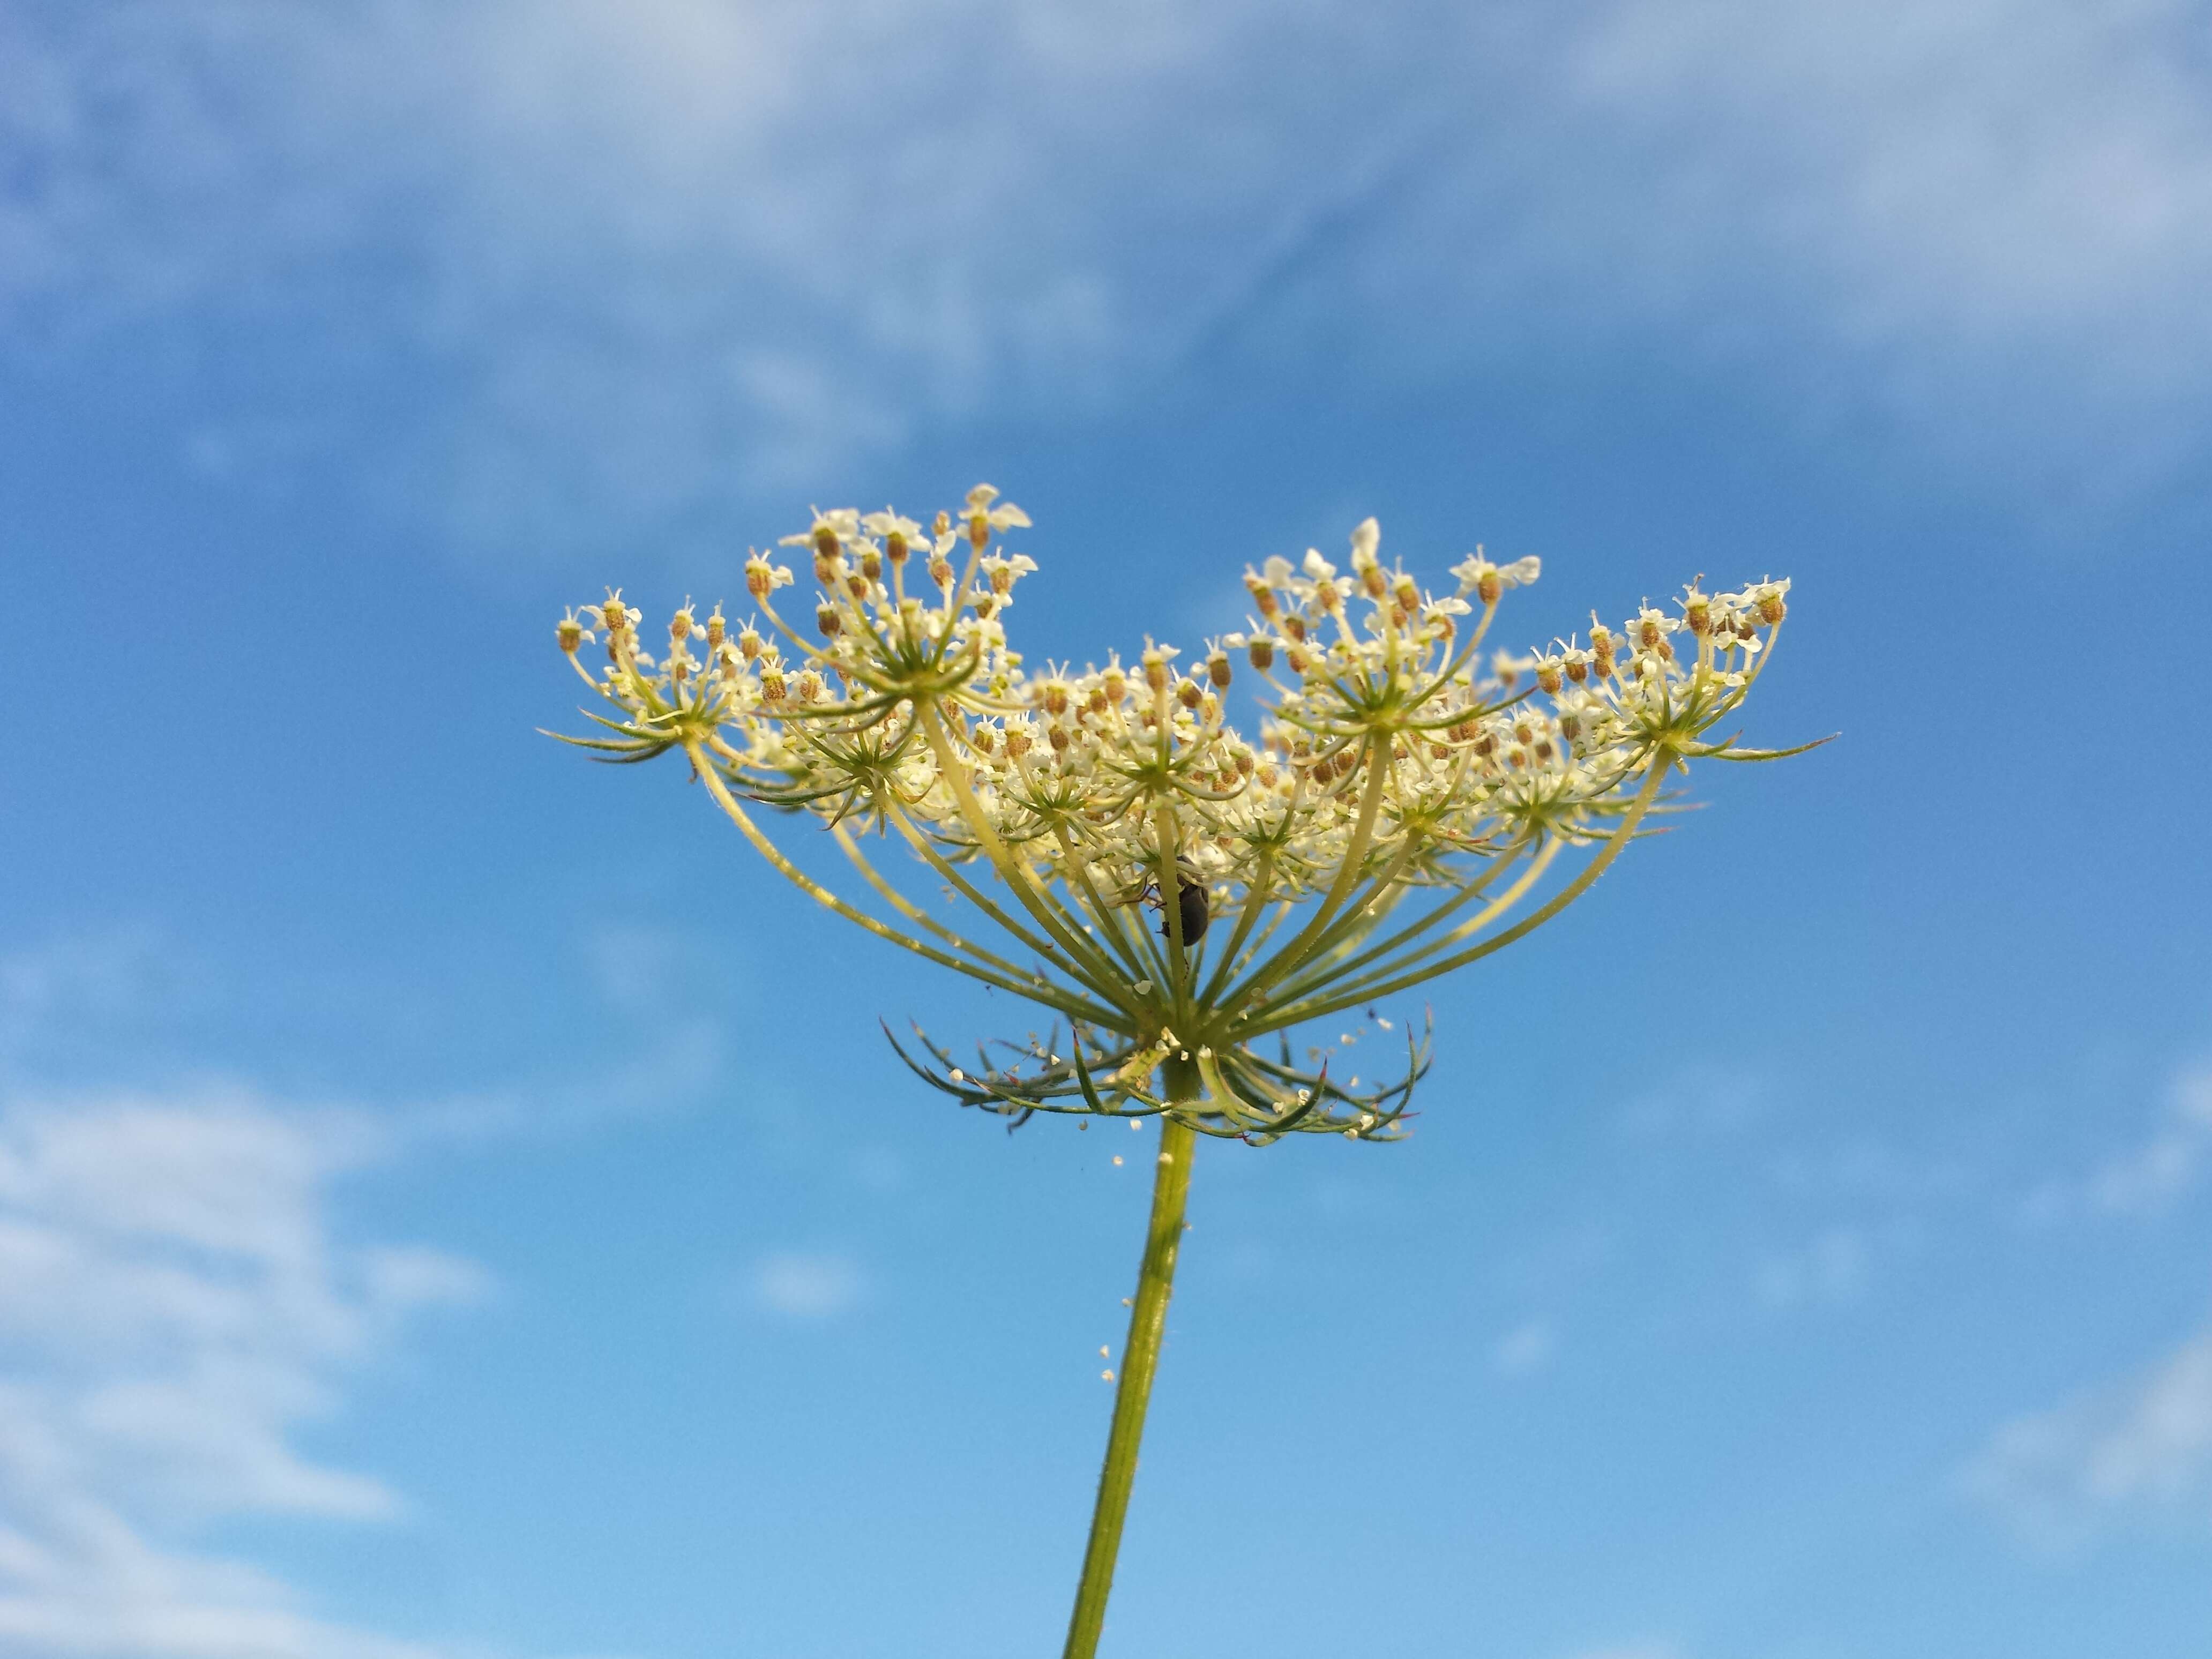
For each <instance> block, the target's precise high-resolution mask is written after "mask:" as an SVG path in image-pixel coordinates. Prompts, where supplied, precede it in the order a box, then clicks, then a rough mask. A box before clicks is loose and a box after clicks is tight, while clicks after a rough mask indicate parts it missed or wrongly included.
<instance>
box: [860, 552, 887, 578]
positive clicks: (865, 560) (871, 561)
mask: <svg viewBox="0 0 2212 1659" xmlns="http://www.w3.org/2000/svg"><path fill="white" fill-rule="evenodd" d="M860 574H862V575H863V576H866V578H867V579H868V580H870V581H872V582H874V581H881V580H883V577H884V556H883V555H882V554H880V553H878V552H877V551H876V550H875V549H874V548H870V549H869V550H867V551H866V552H865V553H863V554H861V555H860Z"/></svg>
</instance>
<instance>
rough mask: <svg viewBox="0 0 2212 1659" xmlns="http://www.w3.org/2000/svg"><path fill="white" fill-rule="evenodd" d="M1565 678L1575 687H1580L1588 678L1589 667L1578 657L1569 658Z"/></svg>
mask: <svg viewBox="0 0 2212 1659" xmlns="http://www.w3.org/2000/svg"><path fill="white" fill-rule="evenodd" d="M1567 678H1569V679H1571V680H1572V681H1573V682H1574V683H1575V684H1577V685H1580V684H1582V683H1583V681H1584V680H1586V679H1588V678H1589V664H1588V663H1586V662H1584V661H1583V659H1581V658H1580V657H1572V658H1570V659H1568V661H1567Z"/></svg>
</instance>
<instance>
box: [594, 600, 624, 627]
mask: <svg viewBox="0 0 2212 1659" xmlns="http://www.w3.org/2000/svg"><path fill="white" fill-rule="evenodd" d="M599 619H600V620H601V621H602V622H604V623H606V625H607V632H608V633H610V634H619V633H621V632H622V631H623V629H625V628H628V627H629V611H628V610H627V609H625V608H624V607H623V602H622V601H621V600H620V599H609V600H608V601H607V602H606V603H605V605H601V606H600V607H599Z"/></svg>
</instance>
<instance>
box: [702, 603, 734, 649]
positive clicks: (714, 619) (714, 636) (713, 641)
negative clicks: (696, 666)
mask: <svg viewBox="0 0 2212 1659" xmlns="http://www.w3.org/2000/svg"><path fill="white" fill-rule="evenodd" d="M728 626H729V625H728V624H727V623H725V622H724V621H723V620H722V613H721V612H720V611H716V612H715V613H714V615H713V616H711V617H708V618H707V648H708V650H709V651H719V650H720V649H721V648H722V641H723V640H724V639H725V638H726V637H727V629H728Z"/></svg>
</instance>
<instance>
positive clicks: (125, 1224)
mask: <svg viewBox="0 0 2212 1659" xmlns="http://www.w3.org/2000/svg"><path fill="white" fill-rule="evenodd" d="M377 1141H378V1138H377V1137H376V1136H375V1134H374V1133H373V1132H371V1131H370V1129H369V1128H368V1126H367V1125H365V1124H364V1123H363V1122H362V1121H358V1120H355V1119H351V1118H348V1117H345V1116H343V1115H334V1114H320V1115H309V1114H302V1113H296V1112H289V1111H284V1110H280V1109H276V1108H274V1107H272V1106H270V1105H269V1104H267V1103H264V1102H261V1101H258V1100H256V1099H253V1098H251V1097H244V1096H211V1097H196V1098H189V1099H178V1098H162V1097H104V1098H95V1099H83V1098H79V1099H73V1100H54V1101H45V1102H33V1101H21V1100H16V1101H10V1102H8V1103H4V1105H0V1341H4V1345H5V1352H6V1355H7V1359H6V1364H5V1365H4V1368H0V1517H4V1518H0V1646H4V1647H5V1648H6V1649H7V1650H8V1651H9V1653H11V1654H20V1655H23V1656H25V1659H46V1656H56V1659H58V1656H62V1655H70V1656H80V1659H81V1656H102V1659H217V1656H222V1659H230V1656H239V1659H429V1656H430V1650H428V1649H426V1648H423V1647H422V1646H420V1645H417V1644H411V1643H404V1642H398V1641H392V1640H386V1639H385V1638H380V1637H378V1636H376V1635H374V1634H373V1633H367V1632H355V1631H349V1630H346V1629H342V1628H338V1627H336V1626H331V1625H330V1624H327V1623H325V1622H323V1621H320V1620H317V1619H315V1618H314V1617H313V1614H312V1612H311V1610H309V1609H307V1608H306V1607H302V1606H301V1603H300V1598H299V1597H298V1596H297V1595H295V1594H294V1593H293V1592H292V1591H291V1590H290V1589H289V1587H288V1586H286V1585H285V1584H283V1583H281V1582H279V1581H278V1580H276V1579H275V1578H273V1577H270V1576H268V1575H267V1574H265V1573H263V1572H261V1571H257V1570H256V1569H254V1568H253V1567H252V1566H251V1565H248V1564H246V1563H243V1562H240V1561H236V1560H231V1559H221V1558H218V1557H215V1556H210V1555H208V1554H204V1553H196V1552H195V1551H194V1550H193V1548H192V1547H191V1538H192V1535H193V1534H194V1532H195V1530H196V1529H197V1528H198V1527H200V1526H202V1525H204V1524H205V1523H207V1522H211V1521H215V1520H219V1519H222V1518H223V1517H227V1516H244V1515H285V1516H324V1517H329V1518H331V1519H333V1520H337V1521H341V1522H360V1521H374V1520H378V1519H380V1518H384V1517H387V1516H392V1515H393V1514H395V1513H397V1512H398V1510H399V1508H400V1504H401V1500H400V1498H398V1495H397V1494H396V1493H394V1492H392V1491H391V1490H390V1489H389V1488H388V1487H387V1486H385V1485H384V1484H383V1483H382V1482H381V1481H380V1480H377V1479H376V1478H375V1477H374V1476H373V1475H371V1474H362V1473H359V1472H356V1471H352V1470H346V1469H341V1468H331V1467H329V1466H327V1465H325V1464H322V1463H319V1462H314V1461H313V1460H311V1459H309V1458H307V1457H306V1456H304V1455H302V1454H301V1452H300V1451H299V1450H298V1449H297V1447H296V1445H295V1443H294V1434H295V1431H296V1430H298V1429H299V1428H300V1427H301V1426H302V1425H307V1424H308V1423H311V1422H313V1421H315V1420H317V1419H324V1418H327V1417H329V1416H330V1415H331V1414H332V1413H336V1412H337V1411H339V1410H340V1409H342V1407H343V1395H344V1385H345V1383H346V1381H347V1379H348V1378H349V1376H351V1375H353V1374H354V1373H356V1371H357V1370H359V1369H360V1368H362V1367H363V1366H366V1365H370V1364H375V1363H376V1362H377V1361H378V1360H379V1359H380V1358H382V1357H383V1356H384V1355H385V1354H386V1353H387V1352H389V1351H390V1350H391V1348H392V1345H393V1343H394V1342H395V1341H396V1340H398V1338H399V1336H400V1334H401V1333H402V1332H403V1330H404V1327H405V1325H406V1323H407V1322H408V1321H409V1320H410V1318H411V1317H412V1316H415V1315H416V1313H417V1312H419V1311H420V1310H423V1309H426V1308H428V1307H433V1306H436V1305H439V1304H452V1303H456V1302H465V1301H468V1300H470V1299H471V1298H474V1297H477V1296H478V1295H480V1294H481V1293H482V1291H483V1287H484V1280H483V1275H482V1273H480V1272H479V1271H478V1270H477V1268H476V1267H473V1266H472V1265H471V1264H470V1263H468V1262H465V1261H459V1260H457V1259H455V1258H453V1257H451V1256H447V1255H441V1254H439V1253H437V1252H435V1251H430V1250H426V1249H417V1248H411V1247H395V1246H390V1245H374V1244H362V1245H354V1244H348V1243H342V1242H340V1241H339V1240H338V1239H337V1238H335V1237H333V1236H332V1232H331V1225H330V1218H329V1215H328V1212H327V1197H328V1188H329V1184H330V1182H331V1180H332V1179H333V1178H334V1177H336V1176H338V1175H340V1174H341V1173H343V1171H345V1170H349V1169H351V1168H354V1167H356V1166H358V1165H359V1164H361V1163H362V1162H363V1161H364V1160H366V1159H367V1158H369V1157H371V1156H373V1155H374V1153H375V1152H376V1151H377Z"/></svg>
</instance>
